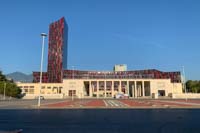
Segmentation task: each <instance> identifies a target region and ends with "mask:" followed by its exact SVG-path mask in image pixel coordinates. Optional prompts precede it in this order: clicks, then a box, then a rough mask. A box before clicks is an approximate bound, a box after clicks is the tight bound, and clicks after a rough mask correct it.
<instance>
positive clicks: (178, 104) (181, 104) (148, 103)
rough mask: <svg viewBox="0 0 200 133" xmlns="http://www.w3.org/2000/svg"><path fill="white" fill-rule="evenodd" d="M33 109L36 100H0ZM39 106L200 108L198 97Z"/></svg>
mask: <svg viewBox="0 0 200 133" xmlns="http://www.w3.org/2000/svg"><path fill="white" fill-rule="evenodd" d="M26 108H27V109H31V108H32V109H35V108H38V107H37V100H7V101H2V100H1V101H0V109H26ZM40 108H45V109H46V108H47V109H54V108H200V99H196V100H191V99H188V100H183V99H182V100H172V99H162V100H158V99H157V100H154V99H62V100H42V101H41V107H40Z"/></svg>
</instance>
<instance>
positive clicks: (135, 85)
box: [134, 81, 138, 98]
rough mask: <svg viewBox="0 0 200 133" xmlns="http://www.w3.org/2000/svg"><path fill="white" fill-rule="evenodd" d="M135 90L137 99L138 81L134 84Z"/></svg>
mask: <svg viewBox="0 0 200 133" xmlns="http://www.w3.org/2000/svg"><path fill="white" fill-rule="evenodd" d="M134 90H135V98H137V96H138V95H137V93H138V92H137V81H135V84H134Z"/></svg>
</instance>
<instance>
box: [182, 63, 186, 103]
mask: <svg viewBox="0 0 200 133" xmlns="http://www.w3.org/2000/svg"><path fill="white" fill-rule="evenodd" d="M182 69H183V89H184V90H185V100H186V101H187V95H186V93H187V90H186V86H185V69H184V66H182Z"/></svg>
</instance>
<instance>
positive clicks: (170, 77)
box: [18, 17, 182, 99]
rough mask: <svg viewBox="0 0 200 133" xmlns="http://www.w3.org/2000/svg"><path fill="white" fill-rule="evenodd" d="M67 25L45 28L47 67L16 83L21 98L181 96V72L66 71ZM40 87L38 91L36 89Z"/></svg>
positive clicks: (123, 68)
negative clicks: (41, 72)
mask: <svg viewBox="0 0 200 133" xmlns="http://www.w3.org/2000/svg"><path fill="white" fill-rule="evenodd" d="M67 41H68V26H67V23H66V21H65V19H64V17H63V18H61V19H60V20H58V21H56V22H53V23H51V24H50V26H49V44H48V67H47V72H43V74H42V82H43V83H42V86H40V84H39V79H40V72H33V77H34V79H33V83H18V86H19V87H20V88H21V89H22V93H24V95H25V96H24V98H30V99H32V98H36V97H37V96H38V95H39V92H40V94H41V95H42V96H44V97H45V98H69V97H77V98H113V97H116V96H117V95H122V96H126V97H130V98H139V97H141V98H145V97H153V98H157V97H173V95H174V94H182V83H181V73H180V72H179V71H177V72H162V71H159V70H156V69H148V70H137V71H129V70H127V66H126V65H125V64H119V65H115V66H114V69H113V71H107V72H105V71H83V70H69V69H67V54H68V51H67V50H68V42H67ZM40 87H41V89H40Z"/></svg>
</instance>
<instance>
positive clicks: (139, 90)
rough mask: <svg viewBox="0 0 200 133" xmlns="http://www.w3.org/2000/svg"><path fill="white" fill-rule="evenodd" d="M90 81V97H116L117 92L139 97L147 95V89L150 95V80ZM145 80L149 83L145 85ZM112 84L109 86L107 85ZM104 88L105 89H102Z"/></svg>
mask: <svg viewBox="0 0 200 133" xmlns="http://www.w3.org/2000/svg"><path fill="white" fill-rule="evenodd" d="M88 82H89V96H90V97H97V98H98V97H105V98H107V97H114V96H115V95H116V94H120V93H121V94H122V93H123V94H127V95H128V96H129V97H133V98H137V97H144V96H146V93H145V92H146V91H147V90H146V89H148V91H149V92H148V94H149V95H150V88H151V87H150V81H140V80H138V81H122V80H113V81H112V80H98V81H97V80H94V81H93V80H91V81H88ZM145 82H148V83H149V85H147V86H146V87H145ZM108 84H109V85H111V86H109V87H108V86H107V85H108ZM102 88H103V89H102Z"/></svg>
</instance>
